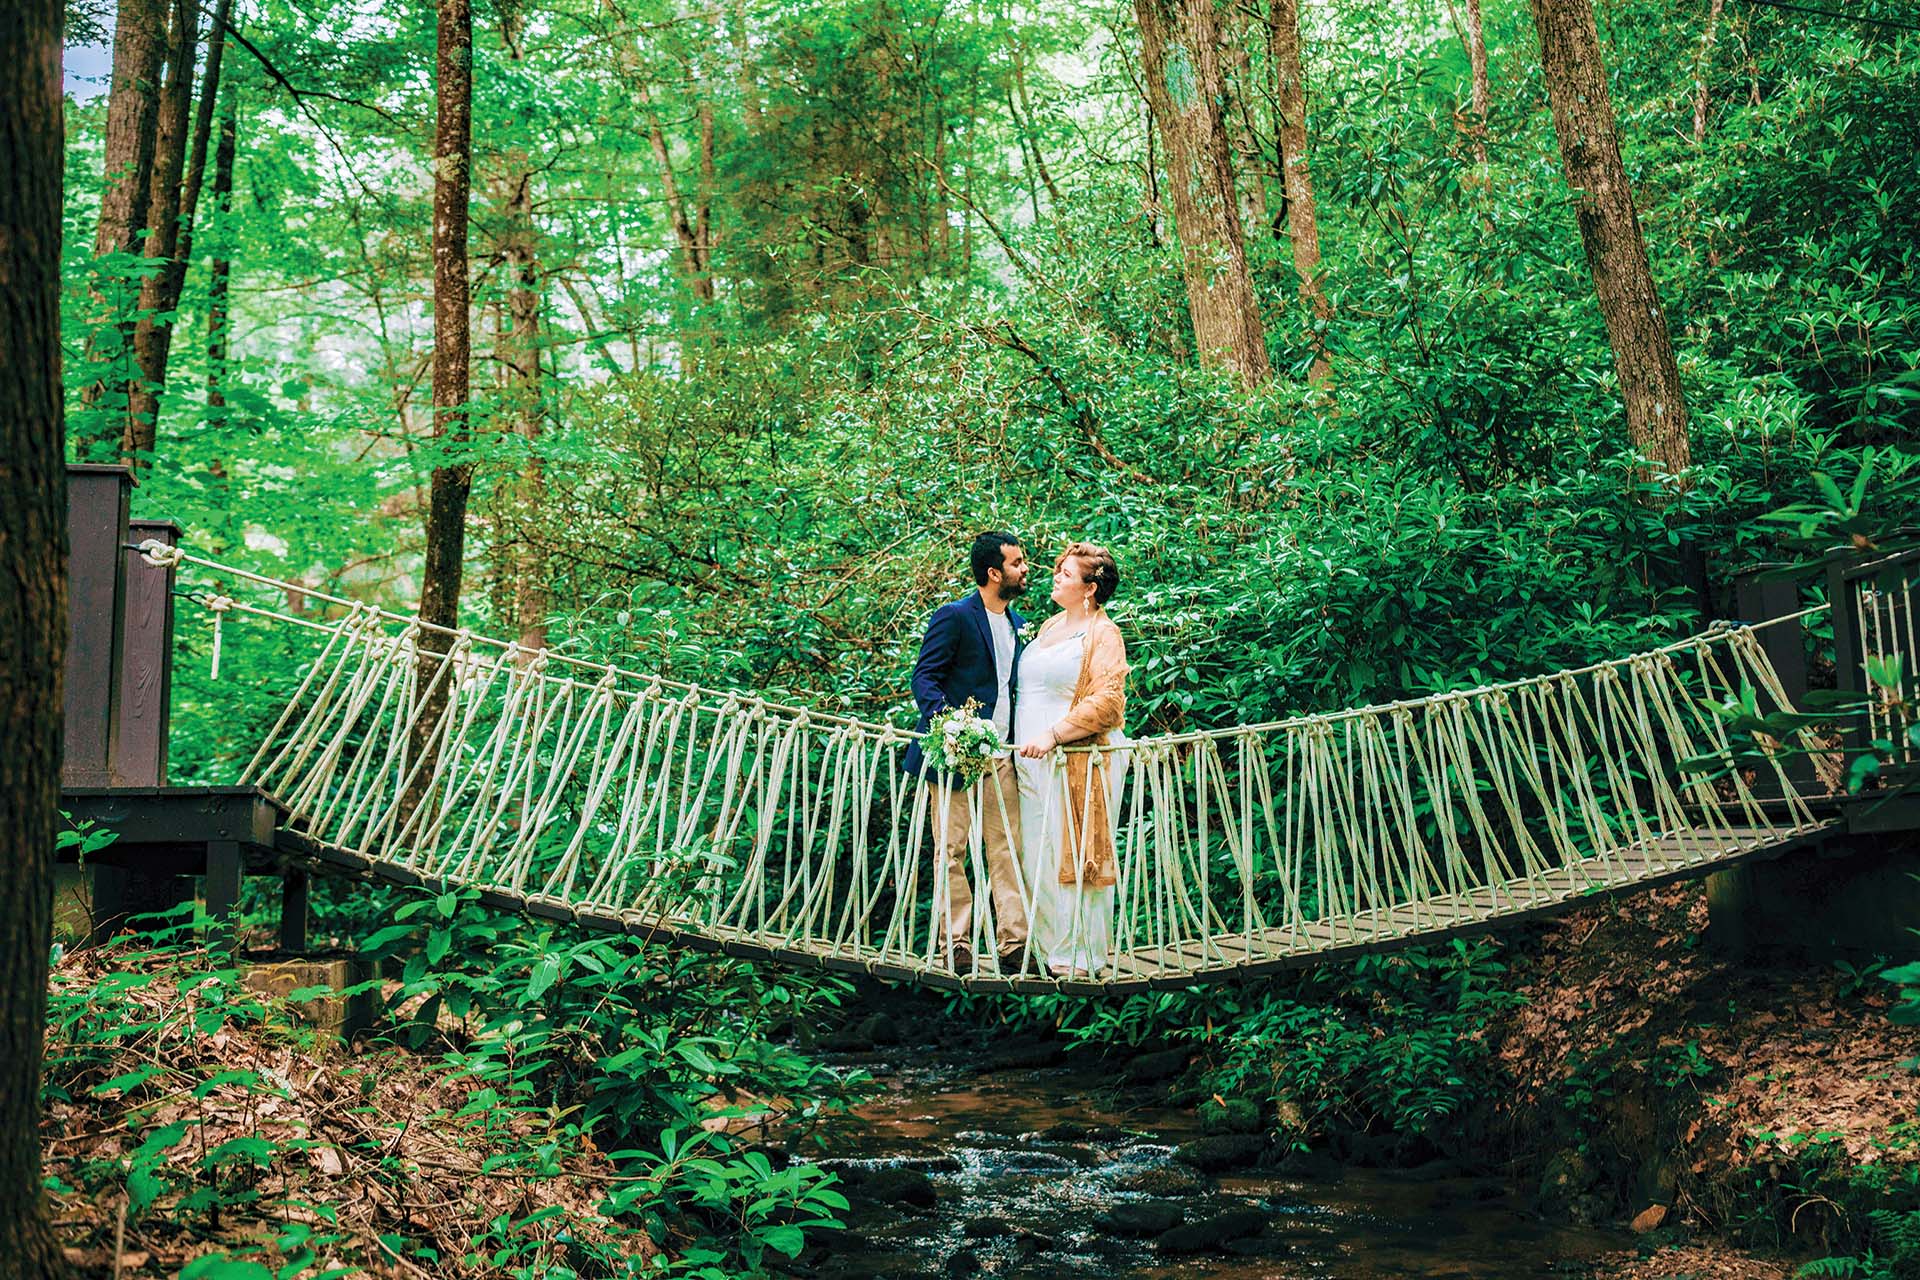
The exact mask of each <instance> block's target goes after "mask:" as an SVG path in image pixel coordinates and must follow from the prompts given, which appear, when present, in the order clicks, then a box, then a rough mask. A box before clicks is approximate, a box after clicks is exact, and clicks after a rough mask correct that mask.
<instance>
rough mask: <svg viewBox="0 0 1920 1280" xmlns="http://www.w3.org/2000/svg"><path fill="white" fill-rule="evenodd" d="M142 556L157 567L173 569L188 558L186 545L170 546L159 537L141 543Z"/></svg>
mask: <svg viewBox="0 0 1920 1280" xmlns="http://www.w3.org/2000/svg"><path fill="white" fill-rule="evenodd" d="M140 558H141V559H142V560H145V561H146V562H147V563H148V564H150V565H152V566H153V567H154V568H156V569H171V568H173V567H174V566H175V565H177V564H179V563H180V562H181V561H182V560H185V559H186V558H187V549H186V548H185V547H170V546H168V545H167V544H166V543H164V542H162V541H160V539H158V538H148V539H147V540H146V541H145V542H142V543H141V544H140Z"/></svg>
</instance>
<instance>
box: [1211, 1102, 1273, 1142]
mask: <svg viewBox="0 0 1920 1280" xmlns="http://www.w3.org/2000/svg"><path fill="white" fill-rule="evenodd" d="M1260 1128H1261V1125H1260V1108H1259V1107H1258V1106H1257V1105H1255V1104H1254V1102H1253V1101H1252V1100H1251V1099H1249V1098H1227V1099H1224V1100H1220V1099H1214V1098H1208V1099H1207V1100H1206V1101H1205V1102H1203V1103H1201V1104H1200V1131H1201V1132H1202V1133H1206V1134H1216V1135H1217V1134H1222V1133H1258V1132H1260Z"/></svg>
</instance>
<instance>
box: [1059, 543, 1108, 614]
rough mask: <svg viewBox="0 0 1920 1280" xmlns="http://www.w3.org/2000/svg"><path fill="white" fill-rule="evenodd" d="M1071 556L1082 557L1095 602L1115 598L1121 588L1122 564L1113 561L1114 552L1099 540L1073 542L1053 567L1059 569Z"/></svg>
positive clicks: (1098, 602) (1081, 561) (1082, 566)
mask: <svg viewBox="0 0 1920 1280" xmlns="http://www.w3.org/2000/svg"><path fill="white" fill-rule="evenodd" d="M1071 556H1078V557H1080V565H1081V568H1082V570H1083V571H1084V572H1085V574H1086V579H1085V580H1086V581H1088V582H1091V583H1092V584H1093V602H1094V603H1095V604H1105V603H1106V602H1107V601H1109V600H1111V599H1113V593H1114V592H1115V591H1118V590H1119V589H1120V566H1119V565H1117V564H1115V563H1114V562H1113V553H1112V552H1111V551H1108V550H1107V549H1106V548H1105V547H1103V546H1101V545H1100V544H1099V543H1097V542H1073V543H1069V544H1068V545H1067V549H1066V550H1065V551H1062V552H1061V553H1060V558H1059V559H1058V560H1055V561H1054V562H1053V567H1054V568H1056V569H1058V568H1059V567H1060V566H1061V565H1063V564H1065V563H1066V562H1067V560H1068V558H1069V557H1071Z"/></svg>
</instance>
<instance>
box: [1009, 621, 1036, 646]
mask: <svg viewBox="0 0 1920 1280" xmlns="http://www.w3.org/2000/svg"><path fill="white" fill-rule="evenodd" d="M1033 630H1034V628H1033V621H1032V619H1030V618H1022V619H1020V625H1019V626H1017V627H1015V628H1014V629H1013V639H1014V642H1015V643H1016V644H1025V643H1026V642H1027V641H1029V640H1031V639H1033Z"/></svg>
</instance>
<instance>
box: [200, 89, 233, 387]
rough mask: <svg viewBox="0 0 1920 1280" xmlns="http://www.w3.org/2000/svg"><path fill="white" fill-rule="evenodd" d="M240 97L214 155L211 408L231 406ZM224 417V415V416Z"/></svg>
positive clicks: (226, 116)
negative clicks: (230, 311)
mask: <svg viewBox="0 0 1920 1280" xmlns="http://www.w3.org/2000/svg"><path fill="white" fill-rule="evenodd" d="M239 115H240V111H239V94H237V93H231V92H230V93H228V94H227V108H226V110H225V111H223V112H222V113H221V114H220V142H219V145H218V147H217V148H216V149H215V150H214V153H213V211H214V214H215V215H216V216H217V217H218V218H219V219H220V220H221V223H222V225H221V227H220V239H221V243H220V244H219V245H218V246H216V248H215V252H214V255H213V264H212V267H211V269H210V270H209V271H208V278H207V408H209V409H223V408H225V407H226V404H227V290H228V285H229V282H230V280H231V278H232V275H233V258H232V257H231V256H230V255H231V251H230V250H229V248H228V245H230V244H231V243H232V236H231V233H230V232H229V231H228V229H227V227H226V226H225V225H224V224H225V221H226V218H227V216H228V215H229V214H230V213H232V212H233V152H234V144H235V136H236V134H237V133H238V132H239ZM222 417H224V415H222Z"/></svg>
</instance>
